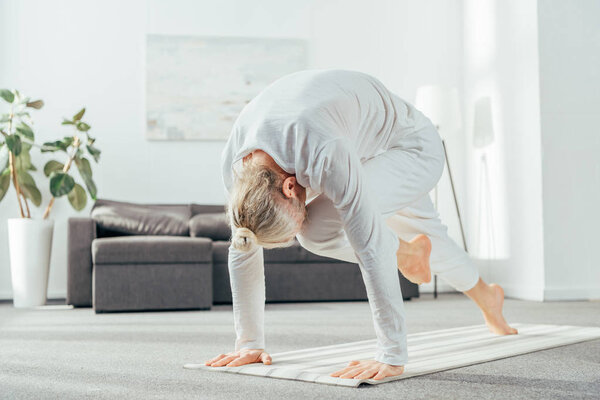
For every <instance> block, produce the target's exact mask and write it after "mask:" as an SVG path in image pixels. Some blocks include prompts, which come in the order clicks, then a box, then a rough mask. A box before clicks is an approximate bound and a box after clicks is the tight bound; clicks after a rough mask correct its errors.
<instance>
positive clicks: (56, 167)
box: [44, 160, 65, 176]
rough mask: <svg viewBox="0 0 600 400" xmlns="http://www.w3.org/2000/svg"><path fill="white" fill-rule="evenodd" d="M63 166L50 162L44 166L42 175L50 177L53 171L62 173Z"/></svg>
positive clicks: (56, 162)
mask: <svg viewBox="0 0 600 400" xmlns="http://www.w3.org/2000/svg"><path fill="white" fill-rule="evenodd" d="M64 167H65V166H64V165H63V164H62V163H59V162H58V161H54V160H50V161H48V162H47V163H46V165H44V175H46V176H50V174H52V173H53V172H54V171H62V169H63V168H64Z"/></svg>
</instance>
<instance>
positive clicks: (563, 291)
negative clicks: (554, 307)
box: [544, 286, 600, 301]
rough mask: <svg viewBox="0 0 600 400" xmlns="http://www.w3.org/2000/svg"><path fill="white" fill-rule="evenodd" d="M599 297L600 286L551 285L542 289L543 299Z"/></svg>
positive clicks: (588, 298) (595, 298)
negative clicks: (565, 286) (563, 286)
mask: <svg viewBox="0 0 600 400" xmlns="http://www.w3.org/2000/svg"><path fill="white" fill-rule="evenodd" d="M598 299H600V287H592V286H579V287H574V288H573V287H569V288H561V287H553V288H552V287H551V288H547V289H545V290H544V300H548V301H560V300H598Z"/></svg>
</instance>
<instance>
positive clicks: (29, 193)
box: [20, 183, 42, 207]
mask: <svg viewBox="0 0 600 400" xmlns="http://www.w3.org/2000/svg"><path fill="white" fill-rule="evenodd" d="M20 186H21V192H23V194H24V195H25V197H27V198H28V199H30V200H31V201H32V202H33V204H35V206H36V207H39V206H40V204H42V194H41V193H40V190H39V189H38V188H37V186H36V184H35V183H33V184H30V183H24V184H22V185H20Z"/></svg>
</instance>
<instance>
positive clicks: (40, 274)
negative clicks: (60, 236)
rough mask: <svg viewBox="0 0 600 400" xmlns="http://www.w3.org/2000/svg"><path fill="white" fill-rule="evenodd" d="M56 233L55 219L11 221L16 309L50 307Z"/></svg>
mask: <svg viewBox="0 0 600 400" xmlns="http://www.w3.org/2000/svg"><path fill="white" fill-rule="evenodd" d="M53 230H54V220H53V219H31V218H9V219H8V249H9V252H10V272H11V277H12V288H13V304H14V306H15V307H19V308H21V307H36V306H42V305H44V304H46V293H47V291H48V271H49V269H50V254H51V251H52V233H53Z"/></svg>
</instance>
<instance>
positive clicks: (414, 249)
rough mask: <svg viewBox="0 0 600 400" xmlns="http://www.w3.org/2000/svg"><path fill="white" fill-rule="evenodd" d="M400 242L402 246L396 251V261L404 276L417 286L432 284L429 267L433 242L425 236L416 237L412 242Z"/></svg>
mask: <svg viewBox="0 0 600 400" xmlns="http://www.w3.org/2000/svg"><path fill="white" fill-rule="evenodd" d="M399 240H400V246H399V247H398V250H397V251H396V259H397V261H398V269H399V270H400V272H402V275H404V277H405V278H406V279H408V280H409V281H411V282H412V283H416V284H420V283H427V282H431V268H430V266H429V255H430V254H431V240H429V238H428V237H427V236H426V235H423V234H419V235H417V236H415V237H414V238H413V239H412V240H411V241H410V242H405V241H403V240H402V239H399Z"/></svg>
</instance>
